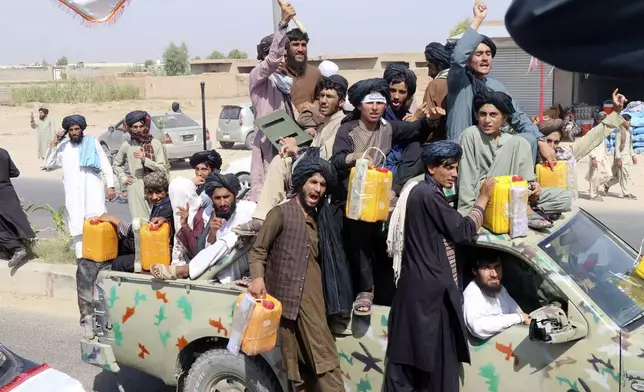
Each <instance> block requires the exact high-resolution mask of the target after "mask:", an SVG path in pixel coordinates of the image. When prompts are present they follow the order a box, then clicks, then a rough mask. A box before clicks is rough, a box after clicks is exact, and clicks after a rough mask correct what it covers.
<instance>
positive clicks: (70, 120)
mask: <svg viewBox="0 0 644 392" xmlns="http://www.w3.org/2000/svg"><path fill="white" fill-rule="evenodd" d="M62 125H63V129H64V130H66V131H69V128H70V127H71V126H72V125H78V126H79V127H80V129H81V130H83V131H84V130H85V128H87V120H85V117H83V116H81V115H80V114H73V115H71V116H67V117H65V118H63V124H62Z"/></svg>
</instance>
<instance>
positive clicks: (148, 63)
mask: <svg viewBox="0 0 644 392" xmlns="http://www.w3.org/2000/svg"><path fill="white" fill-rule="evenodd" d="M143 66H144V67H145V68H146V69H150V68H152V67H154V60H145V63H144V64H143Z"/></svg>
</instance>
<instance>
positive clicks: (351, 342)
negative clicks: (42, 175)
mask: <svg viewBox="0 0 644 392" xmlns="http://www.w3.org/2000/svg"><path fill="white" fill-rule="evenodd" d="M239 246H240V248H239V249H237V250H236V251H235V253H233V254H231V255H229V256H228V258H227V259H225V260H223V261H222V262H220V264H218V265H216V266H214V267H212V268H211V269H210V270H208V271H206V272H205V273H204V274H203V275H202V276H201V277H199V278H198V279H197V280H176V281H164V282H159V281H152V279H151V276H150V275H142V274H128V273H122V272H114V271H109V270H104V271H101V272H100V274H99V278H98V280H97V283H96V290H95V294H96V297H95V299H96V305H95V308H96V312H95V317H96V321H97V325H96V332H97V336H98V337H97V338H95V339H94V340H92V341H89V342H88V341H82V343H81V347H82V352H83V360H84V361H85V362H87V363H90V364H93V365H95V366H99V367H101V368H103V369H109V370H112V371H118V370H119V364H120V365H125V366H131V367H134V368H136V369H139V370H141V371H143V372H146V373H148V374H151V375H153V376H156V377H159V378H161V379H162V380H163V381H164V382H165V383H166V384H168V385H177V384H180V385H183V386H184V390H186V391H190V392H195V391H210V390H223V389H225V387H229V388H231V389H232V388H234V387H235V388H237V389H235V390H242V391H251V390H252V391H262V392H277V391H285V392H286V391H288V392H290V391H291V389H290V385H289V384H288V382H287V381H286V377H285V370H284V366H283V362H282V360H281V355H280V351H279V347H276V348H275V349H274V350H272V351H270V352H268V353H265V354H262V355H258V356H254V357H250V356H245V355H243V354H240V355H238V356H235V355H232V354H231V353H230V352H228V351H227V350H226V344H227V339H228V337H229V335H230V333H231V323H232V311H233V309H234V303H235V300H236V298H237V296H238V295H239V294H240V293H242V292H244V291H245V290H246V289H245V288H242V287H238V286H234V285H229V284H221V283H218V282H217V281H216V279H215V278H214V277H215V276H216V273H217V272H218V271H219V270H221V269H222V268H224V267H226V266H228V265H230V263H233V262H235V260H236V258H238V257H239V255H241V254H243V253H244V252H247V251H248V249H250V245H248V244H241V243H240V245H239ZM481 248H486V249H489V250H491V251H493V252H495V253H498V256H499V257H501V259H502V260H503V262H504V265H505V266H506V268H505V269H504V274H503V276H504V279H503V282H504V286H505V287H506V289H507V290H508V292H509V294H510V295H511V296H512V297H513V298H514V299H515V300H516V301H517V303H518V304H519V305H520V306H521V307H522V309H523V310H524V312H526V313H529V314H530V316H531V318H532V319H533V322H532V323H531V325H530V326H526V325H515V326H512V327H510V328H508V329H506V330H505V331H503V332H501V333H499V334H497V335H495V336H493V337H492V338H490V339H488V340H485V341H480V340H477V339H475V338H473V337H470V338H469V343H470V352H471V356H472V364H471V365H468V364H463V365H462V369H461V386H460V390H461V391H465V392H475V391H476V392H480V391H495V392H496V391H512V392H514V391H551V390H552V391H559V390H562V391H566V390H567V391H582V390H583V391H591V390H593V391H594V390H606V391H618V390H622V391H625V390H633V391H642V390H644V371H643V370H642V357H644V317H643V316H644V281H642V280H641V279H640V278H638V277H637V276H636V275H634V274H632V271H633V265H634V261H635V259H636V258H637V255H638V254H637V252H636V251H635V250H634V249H632V248H631V247H630V246H629V245H627V244H626V243H625V242H624V241H623V240H621V239H620V238H619V237H618V236H617V235H616V234H614V233H613V232H611V231H610V230H609V229H608V228H607V227H606V226H604V225H603V224H602V223H601V222H599V221H598V220H596V219H595V218H593V217H592V216H590V215H589V214H588V213H586V212H585V211H583V210H574V211H572V212H570V213H567V214H565V216H564V217H562V218H561V219H560V220H558V221H557V222H556V223H555V226H554V227H553V228H552V229H550V230H549V231H548V232H537V231H530V233H529V235H528V237H526V238H517V239H511V238H510V237H509V236H507V235H496V234H492V233H490V232H489V231H487V230H485V229H481V230H480V232H479V237H478V240H477V242H476V244H475V245H474V246H472V247H468V248H463V249H462V251H463V252H464V254H465V255H466V257H467V258H470V257H476V254H477V250H478V251H479V253H480V249H481ZM591 258H592V259H593V260H595V261H594V262H592V263H589V262H586V260H587V259H591ZM464 283H465V284H467V283H468V282H467V281H466V282H464ZM376 286H378V283H376ZM387 305H388V304H387V303H380V304H375V305H374V307H373V312H372V315H371V316H369V317H356V316H353V318H352V320H351V321H350V323H349V324H348V325H346V329H345V330H344V331H342V328H340V329H339V330H334V334H335V338H336V345H337V351H338V356H339V357H340V363H341V367H342V372H343V374H344V381H345V387H346V389H347V391H378V390H380V387H381V384H382V381H383V373H384V369H385V362H386V358H385V352H386V347H387V339H388V338H387V327H388V318H389V307H388V306H387ZM90 353H91V354H92V355H91V357H90V355H89V354H90ZM117 363H118V364H117ZM218 388H219V389H218Z"/></svg>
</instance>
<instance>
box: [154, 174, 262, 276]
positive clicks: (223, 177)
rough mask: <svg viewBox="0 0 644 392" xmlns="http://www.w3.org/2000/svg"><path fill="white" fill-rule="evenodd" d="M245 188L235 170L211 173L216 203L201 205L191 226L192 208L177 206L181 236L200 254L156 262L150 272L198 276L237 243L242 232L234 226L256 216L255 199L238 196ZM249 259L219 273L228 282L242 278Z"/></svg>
mask: <svg viewBox="0 0 644 392" xmlns="http://www.w3.org/2000/svg"><path fill="white" fill-rule="evenodd" d="M240 191H241V184H240V183H239V179H237V177H236V176H235V175H234V174H214V173H213V174H210V175H209V176H208V177H207V178H206V183H205V187H204V193H205V194H206V195H208V197H210V198H211V200H212V206H209V207H207V208H205V209H203V210H202V209H200V210H199V211H201V216H199V214H197V216H196V217H195V219H193V225H192V227H191V226H190V224H189V222H188V219H189V211H187V209H184V208H182V207H181V206H177V210H178V211H177V213H178V215H179V217H180V224H181V228H180V229H179V230H178V233H177V238H178V239H179V241H181V242H182V243H183V245H184V246H185V247H186V248H187V249H189V250H190V251H191V253H192V254H196V256H195V257H194V258H193V259H192V260H191V261H190V262H188V264H184V265H170V266H167V265H163V264H153V265H152V267H151V268H150V272H151V273H152V275H153V276H154V277H155V278H157V279H162V280H172V279H184V278H190V279H197V278H198V277H199V276H201V274H203V273H204V271H206V270H207V269H208V268H210V267H211V266H213V265H215V264H216V263H217V262H218V261H220V260H221V259H222V258H223V257H224V256H226V255H227V254H229V252H230V251H231V250H232V249H233V248H234V247H235V244H236V243H237V240H238V236H237V234H236V233H234V232H233V231H232V229H233V228H234V227H237V226H239V225H240V224H243V223H246V222H248V221H250V220H251V219H252V216H253V211H255V203H253V202H250V201H246V200H237V195H238V194H239V192H240ZM247 265H248V260H247V258H246V259H243V260H237V261H236V262H235V264H233V265H231V266H229V267H227V268H226V269H224V270H222V271H221V273H220V274H218V275H217V277H218V278H219V279H220V280H221V281H222V282H225V283H229V282H231V281H233V280H237V279H241V278H242V276H241V275H242V273H243V272H244V270H247Z"/></svg>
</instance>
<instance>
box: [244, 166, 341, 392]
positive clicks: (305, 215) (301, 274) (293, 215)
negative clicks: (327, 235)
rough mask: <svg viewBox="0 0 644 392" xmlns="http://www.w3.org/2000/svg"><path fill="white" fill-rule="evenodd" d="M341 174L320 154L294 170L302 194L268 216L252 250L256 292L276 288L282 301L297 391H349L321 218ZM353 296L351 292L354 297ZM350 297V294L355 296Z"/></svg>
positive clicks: (287, 358) (286, 350)
mask: <svg viewBox="0 0 644 392" xmlns="http://www.w3.org/2000/svg"><path fill="white" fill-rule="evenodd" d="M335 181H336V176H335V172H334V170H333V168H332V167H331V165H330V164H329V163H328V162H327V161H325V160H323V159H320V158H315V157H307V158H304V159H303V160H302V161H301V162H300V163H298V165H297V166H296V167H295V168H294V170H293V187H294V189H295V191H296V192H297V196H296V197H294V198H293V199H291V200H289V201H288V202H286V203H283V204H280V205H278V206H277V207H275V208H273V209H272V210H271V211H270V212H269V213H268V215H267V216H266V221H265V222H264V224H263V226H262V229H261V230H260V232H259V234H258V235H257V239H256V241H255V245H254V246H253V249H252V250H251V255H250V272H251V278H252V283H251V286H250V289H249V291H250V293H251V294H252V295H253V296H254V297H255V298H264V297H265V296H266V293H267V292H268V293H270V294H271V295H272V296H274V297H275V298H276V299H278V300H279V301H280V302H281V303H282V319H281V321H280V328H279V334H280V339H281V342H282V345H281V349H282V358H283V359H284V364H285V367H286V376H287V378H288V380H289V381H291V382H292V383H293V386H294V388H295V390H296V391H304V390H307V391H308V390H320V391H344V383H343V381H342V372H341V371H340V361H339V358H338V354H337V351H336V347H335V343H334V341H333V336H332V335H331V331H330V330H329V326H328V324H327V318H326V312H325V296H324V295H325V292H324V291H325V290H324V289H323V284H327V283H328V281H326V282H325V281H324V279H323V269H322V268H321V267H320V264H321V260H320V259H321V252H323V251H324V247H322V246H319V244H320V242H321V240H322V241H323V239H322V238H321V234H322V233H321V232H319V231H318V230H322V229H323V228H324V226H325V224H324V223H322V222H320V221H319V219H320V218H321V217H322V216H323V215H322V214H323V211H322V210H324V209H325V208H328V207H329V206H328V205H327V202H326V194H327V187H329V188H332V187H333V185H334V184H335ZM349 298H350V297H349ZM349 301H350V300H349Z"/></svg>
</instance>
